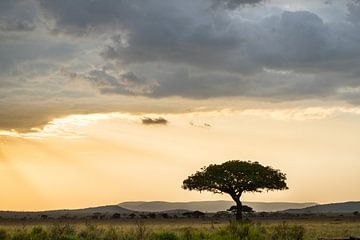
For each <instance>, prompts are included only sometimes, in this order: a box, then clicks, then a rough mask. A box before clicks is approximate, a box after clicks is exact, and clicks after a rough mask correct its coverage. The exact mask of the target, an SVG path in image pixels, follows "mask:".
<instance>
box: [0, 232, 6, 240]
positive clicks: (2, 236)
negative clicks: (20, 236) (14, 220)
mask: <svg viewBox="0 0 360 240" xmlns="http://www.w3.org/2000/svg"><path fill="white" fill-rule="evenodd" d="M6 238H7V233H6V231H5V230H4V229H0V240H5V239H6Z"/></svg>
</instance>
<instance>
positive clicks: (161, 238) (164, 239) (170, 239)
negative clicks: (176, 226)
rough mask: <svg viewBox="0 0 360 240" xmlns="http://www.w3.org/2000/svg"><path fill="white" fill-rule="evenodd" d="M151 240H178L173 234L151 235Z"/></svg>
mask: <svg viewBox="0 0 360 240" xmlns="http://www.w3.org/2000/svg"><path fill="white" fill-rule="evenodd" d="M151 240H178V236H177V235H176V234H175V233H174V232H161V233H153V234H152V235H151Z"/></svg>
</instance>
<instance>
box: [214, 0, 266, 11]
mask: <svg viewBox="0 0 360 240" xmlns="http://www.w3.org/2000/svg"><path fill="white" fill-rule="evenodd" d="M213 1H214V3H215V4H216V5H220V6H225V7H227V8H230V9H234V8H237V7H239V6H241V5H246V4H248V5H254V4H257V3H261V2H264V1H265V0H213Z"/></svg>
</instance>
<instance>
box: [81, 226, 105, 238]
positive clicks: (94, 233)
mask: <svg viewBox="0 0 360 240" xmlns="http://www.w3.org/2000/svg"><path fill="white" fill-rule="evenodd" d="M103 232H104V231H103V229H100V228H98V227H96V226H95V225H86V228H85V229H83V230H81V231H80V233H79V234H78V236H79V239H82V240H100V239H101V238H102V235H103Z"/></svg>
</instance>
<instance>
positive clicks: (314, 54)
mask: <svg viewBox="0 0 360 240" xmlns="http://www.w3.org/2000/svg"><path fill="white" fill-rule="evenodd" d="M214 1H215V2H217V3H222V4H225V5H226V6H228V7H232V8H233V7H234V6H237V5H243V6H245V7H246V6H249V4H250V5H253V4H256V3H260V2H262V1H249V0H248V1H246V0H245V1H236V0H229V1H217V0H214ZM40 3H41V6H42V8H43V9H44V10H45V12H46V13H47V15H48V17H49V16H50V17H52V18H53V19H54V20H55V27H54V28H55V29H57V31H60V32H65V33H72V34H73V33H75V34H85V33H89V34H91V33H94V32H97V31H100V30H101V29H106V28H107V27H109V26H111V27H112V29H113V30H115V31H117V32H118V33H116V34H114V35H113V36H112V38H111V44H109V45H107V46H105V47H104V49H103V51H102V54H101V55H102V57H103V58H104V59H106V60H108V61H116V62H117V63H118V64H119V65H120V66H122V67H123V68H124V69H128V70H127V72H132V71H131V70H129V69H133V68H135V69H136V72H137V73H141V74H142V75H144V76H146V78H151V79H155V80H156V82H157V84H154V85H152V86H151V87H149V88H147V89H146V90H138V91H131V90H129V88H126V87H125V86H124V85H125V84H124V83H125V82H128V84H129V83H133V82H134V81H133V80H134V79H137V78H138V77H134V76H135V75H134V76H132V77H131V79H128V80H126V76H113V75H109V74H108V73H106V72H96V71H95V72H92V73H90V75H89V80H90V81H91V82H92V83H93V84H94V86H97V87H98V88H99V90H100V91H101V92H102V93H118V94H133V95H146V96H149V97H164V96H183V97H189V98H210V97H220V96H247V97H248V96H251V97H254V96H255V97H256V96H259V97H264V96H266V97H268V98H270V99H271V98H273V99H281V100H284V99H289V100H291V99H299V98H300V99H301V98H308V97H309V96H311V97H315V98H316V96H317V95H318V97H323V96H324V95H326V94H330V95H333V94H334V93H336V91H337V89H338V88H341V87H346V86H355V87H356V86H357V85H359V84H360V83H359V81H357V80H356V79H355V78H356V77H354V78H350V77H349V78H347V79H346V73H349V72H353V71H354V70H355V69H357V68H358V66H359V63H360V45H359V44H358V42H359V41H360V28H359V27H358V26H357V25H356V17H357V16H358V15H359V14H358V12H357V10H356V8H355V7H354V6H351V8H350V5H349V17H348V19H349V21H348V22H345V21H344V22H338V23H336V22H329V23H328V22H324V21H323V20H322V19H321V17H319V16H318V15H316V14H314V13H311V12H308V11H297V12H291V11H284V12H282V13H281V14H273V15H271V14H267V15H268V16H264V17H263V18H262V19H258V20H257V21H248V20H244V19H242V18H236V17H234V16H231V13H232V12H231V11H229V10H225V9H221V8H212V3H211V1H202V0H198V1H173V0H170V1H162V0H149V1H142V0H135V1H125V0H122V1H113V0H105V1H85V0H79V1H40ZM353 4H354V5H356V6H357V3H356V2H354V3H353ZM255 6H256V5H255ZM251 7H254V6H251ZM233 11H238V10H233ZM240 13H241V12H239V14H240ZM152 63H158V64H161V66H160V68H161V71H158V70H157V69H158V68H159V67H158V66H157V67H153V68H152V69H150V71H149V69H147V68H146V67H144V66H145V65H149V64H152ZM267 68H268V69H274V70H276V71H279V72H281V71H288V72H293V74H287V75H286V76H285V77H284V76H283V75H281V74H274V73H271V74H270V73H268V72H266V71H264V69H267ZM155 72H156V74H154V73H155ZM329 73H333V75H331V74H329ZM132 74H133V73H132ZM301 74H304V76H302V75H301ZM310 74H313V75H314V76H310ZM340 75H341V77H342V79H337V80H335V79H336V77H338V76H340ZM150 76H151V77H150ZM283 78H286V79H283ZM302 78H303V80H301V79H302ZM325 78H326V79H325ZM344 78H345V79H344ZM306 79H307V80H306ZM312 79H316V80H312ZM349 84H350V85H349ZM145 85H146V84H145ZM134 86H137V84H136V81H135V82H134ZM143 86H144V83H143Z"/></svg>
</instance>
